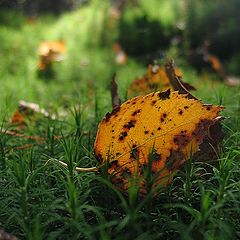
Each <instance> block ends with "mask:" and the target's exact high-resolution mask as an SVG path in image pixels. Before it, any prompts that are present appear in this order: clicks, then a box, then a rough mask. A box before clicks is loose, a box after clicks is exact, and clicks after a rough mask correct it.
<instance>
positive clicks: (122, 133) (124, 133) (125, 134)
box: [119, 131, 128, 140]
mask: <svg viewBox="0 0 240 240" xmlns="http://www.w3.org/2000/svg"><path fill="white" fill-rule="evenodd" d="M127 135H128V134H127V132H126V131H124V132H121V134H120V136H119V140H124V138H125V137H126V136H127Z"/></svg>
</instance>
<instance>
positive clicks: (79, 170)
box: [47, 158, 99, 172]
mask: <svg viewBox="0 0 240 240" xmlns="http://www.w3.org/2000/svg"><path fill="white" fill-rule="evenodd" d="M49 161H56V162H58V163H60V164H61V165H62V166H64V167H65V168H68V165H67V164H66V163H65V162H63V161H61V160H58V159H55V158H51V159H49V160H48V161H47V162H49ZM75 170H76V171H77V172H98V170H99V167H90V168H81V167H75Z"/></svg>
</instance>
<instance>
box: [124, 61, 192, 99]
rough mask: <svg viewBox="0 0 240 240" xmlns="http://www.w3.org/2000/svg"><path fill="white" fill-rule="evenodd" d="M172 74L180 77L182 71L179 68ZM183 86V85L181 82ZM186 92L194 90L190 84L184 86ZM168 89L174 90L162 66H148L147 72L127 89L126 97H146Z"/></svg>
mask: <svg viewBox="0 0 240 240" xmlns="http://www.w3.org/2000/svg"><path fill="white" fill-rule="evenodd" d="M174 74H175V75H176V76H178V77H181V76H182V75H183V74H182V71H181V70H180V69H179V68H175V69H174ZM182 84H183V85H185V83H183V82H182ZM185 87H186V88H187V89H188V90H195V88H194V87H193V86H191V85H190V84H186V85H185ZM168 88H170V89H171V90H175V89H174V88H173V86H172V84H171V82H170V80H169V77H168V75H167V72H166V70H165V68H164V67H163V66H158V65H149V66H148V72H147V74H145V75H144V76H143V77H141V78H136V79H135V80H134V81H133V82H132V83H131V85H130V86H129V88H128V96H129V97H134V96H138V95H146V94H148V93H150V92H154V91H165V90H167V89H168Z"/></svg>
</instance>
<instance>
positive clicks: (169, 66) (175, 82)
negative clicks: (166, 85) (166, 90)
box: [165, 60, 197, 100]
mask: <svg viewBox="0 0 240 240" xmlns="http://www.w3.org/2000/svg"><path fill="white" fill-rule="evenodd" d="M165 70H166V73H167V75H168V78H169V80H170V82H171V85H172V86H173V88H174V90H176V91H178V92H179V93H181V94H187V95H188V98H191V99H195V100H197V98H196V97H194V96H193V95H192V94H191V93H190V92H189V91H188V90H187V89H186V88H185V87H184V86H183V84H182V83H181V80H180V77H178V76H177V75H176V73H175V69H174V61H173V60H170V61H167V62H166V63H165Z"/></svg>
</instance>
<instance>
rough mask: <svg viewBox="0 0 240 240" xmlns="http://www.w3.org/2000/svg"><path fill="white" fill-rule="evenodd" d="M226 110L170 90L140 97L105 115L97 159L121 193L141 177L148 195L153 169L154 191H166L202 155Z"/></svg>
mask: <svg viewBox="0 0 240 240" xmlns="http://www.w3.org/2000/svg"><path fill="white" fill-rule="evenodd" d="M222 109H223V107H221V106H215V105H206V104H203V103H202V102H201V101H199V100H196V99H189V97H188V95H187V94H179V93H178V92H177V91H175V92H170V89H168V90H167V91H165V92H156V93H151V94H148V95H146V96H144V97H142V96H138V97H136V98H133V99H130V100H128V101H127V102H125V103H123V104H122V105H121V106H119V107H118V108H115V109H114V110H113V111H112V112H111V113H107V114H106V116H105V117H104V119H103V120H102V122H101V123H100V124H99V128H98V133H97V137H96V141H95V146H94V151H95V156H96V158H97V159H98V160H99V161H100V162H101V163H103V164H107V165H108V173H109V174H110V175H111V176H112V181H113V183H115V184H116V185H117V186H118V187H119V188H120V189H123V190H127V189H128V188H129V186H130V182H131V179H132V177H133V176H138V177H139V179H140V183H139V184H140V186H141V191H142V192H144V191H145V190H144V189H145V186H146V185H147V180H146V177H145V176H146V174H145V173H146V169H149V167H150V173H151V176H152V179H154V184H153V187H156V186H166V185H167V184H168V183H170V182H171V180H172V176H173V175H174V174H175V172H176V171H177V170H178V169H179V167H180V166H181V165H182V164H184V163H185V162H186V161H187V160H188V159H189V158H190V157H191V156H192V155H194V154H195V153H196V152H197V151H198V150H199V145H200V144H201V143H202V142H203V140H204V139H205V138H206V137H207V136H208V135H209V129H210V127H211V126H212V125H214V124H215V122H216V121H218V119H219V112H220V111H221V110H222Z"/></svg>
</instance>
